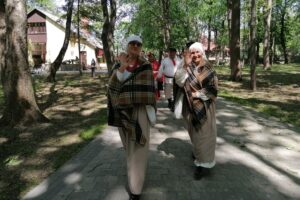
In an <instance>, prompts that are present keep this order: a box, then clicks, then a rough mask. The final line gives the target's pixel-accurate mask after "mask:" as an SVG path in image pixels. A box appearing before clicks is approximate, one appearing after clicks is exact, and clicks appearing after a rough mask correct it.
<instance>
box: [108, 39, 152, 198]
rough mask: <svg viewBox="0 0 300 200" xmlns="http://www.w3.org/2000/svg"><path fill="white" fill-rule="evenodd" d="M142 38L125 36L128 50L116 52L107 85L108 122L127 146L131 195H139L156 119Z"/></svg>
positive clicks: (149, 71)
mask: <svg viewBox="0 0 300 200" xmlns="http://www.w3.org/2000/svg"><path fill="white" fill-rule="evenodd" d="M141 48H142V40H141V38H140V37H139V36H136V35H133V36H130V37H128V39H127V46H126V49H127V54H125V53H123V54H121V55H120V56H119V61H120V63H119V64H118V65H117V66H116V67H115V69H114V71H113V72H112V75H111V78H110V80H109V84H108V85H109V86H108V102H109V103H108V107H109V116H108V118H109V119H108V124H109V125H111V126H116V127H118V128H119V133H120V137H121V140H122V143H123V146H124V148H125V150H126V158H127V175H128V185H129V189H130V199H139V198H140V194H141V193H142V188H143V184H144V179H145V173H146V167H147V161H148V151H149V140H150V138H149V134H150V125H151V124H154V123H155V120H156V116H155V114H156V113H155V110H156V100H155V86H154V77H153V72H152V66H151V64H150V63H149V62H148V61H146V60H145V59H144V58H142V57H140V52H141Z"/></svg>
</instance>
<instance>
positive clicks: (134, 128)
mask: <svg viewBox="0 0 300 200" xmlns="http://www.w3.org/2000/svg"><path fill="white" fill-rule="evenodd" d="M140 63H141V64H140V66H139V67H138V68H136V69H135V70H134V71H133V72H132V73H131V75H130V76H129V77H128V78H127V79H126V80H125V81H124V82H120V81H119V80H118V78H117V75H116V70H115V71H114V72H113V74H112V76H111V78H110V80H109V83H108V107H109V113H108V124H109V125H111V126H117V127H122V128H124V129H125V132H126V133H128V134H129V137H130V138H131V139H133V140H135V141H136V142H137V143H139V144H141V145H143V144H145V142H146V139H145V137H144V136H143V134H142V129H141V127H140V125H139V123H138V118H137V117H138V116H137V114H136V112H134V107H136V106H139V105H152V106H154V107H156V100H155V86H154V78H153V71H152V67H151V64H150V63H148V62H145V61H144V60H140Z"/></svg>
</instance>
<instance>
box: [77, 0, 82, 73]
mask: <svg viewBox="0 0 300 200" xmlns="http://www.w3.org/2000/svg"><path fill="white" fill-rule="evenodd" d="M77 41H78V55H79V73H80V75H82V63H81V60H82V59H81V55H80V48H81V47H80V0H77Z"/></svg>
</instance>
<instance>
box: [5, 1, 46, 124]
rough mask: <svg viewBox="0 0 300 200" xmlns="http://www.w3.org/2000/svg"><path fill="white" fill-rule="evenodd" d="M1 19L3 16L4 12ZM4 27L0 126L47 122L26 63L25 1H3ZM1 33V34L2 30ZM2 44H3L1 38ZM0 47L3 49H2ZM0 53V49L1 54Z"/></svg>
mask: <svg viewBox="0 0 300 200" xmlns="http://www.w3.org/2000/svg"><path fill="white" fill-rule="evenodd" d="M0 5H1V7H2V6H3V1H1V2H0ZM1 15H2V16H3V8H2V9H1ZM5 24H6V32H5V40H6V43H5V46H4V48H5V49H4V51H5V63H4V66H2V71H1V76H2V84H3V90H4V99H5V108H4V111H3V116H2V118H1V120H0V125H1V126H16V125H29V124H32V123H34V122H42V121H46V120H47V119H46V117H45V116H44V115H43V114H42V113H41V111H40V109H39V107H38V105H37V103H36V100H35V95H34V90H33V87H32V80H31V75H30V69H29V65H28V60H27V59H28V56H27V55H28V51H27V49H28V47H27V30H26V27H27V12H26V1H25V0H18V1H6V5H5ZM1 29H2V30H3V26H2V27H1ZM1 36H3V34H1ZM1 40H2V41H3V39H2V38H1ZM1 47H2V48H3V45H2V46H1ZM2 51H3V49H0V52H2ZM0 54H2V53H0Z"/></svg>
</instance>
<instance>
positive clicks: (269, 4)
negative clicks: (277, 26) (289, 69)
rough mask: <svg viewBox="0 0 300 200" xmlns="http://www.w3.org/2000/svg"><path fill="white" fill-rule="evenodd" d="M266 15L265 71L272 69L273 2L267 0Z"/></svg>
mask: <svg viewBox="0 0 300 200" xmlns="http://www.w3.org/2000/svg"><path fill="white" fill-rule="evenodd" d="M265 1H266V5H265V7H266V8H265V13H264V51H263V64H264V67H263V68H264V69H268V68H270V28H271V16H272V0H265Z"/></svg>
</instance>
